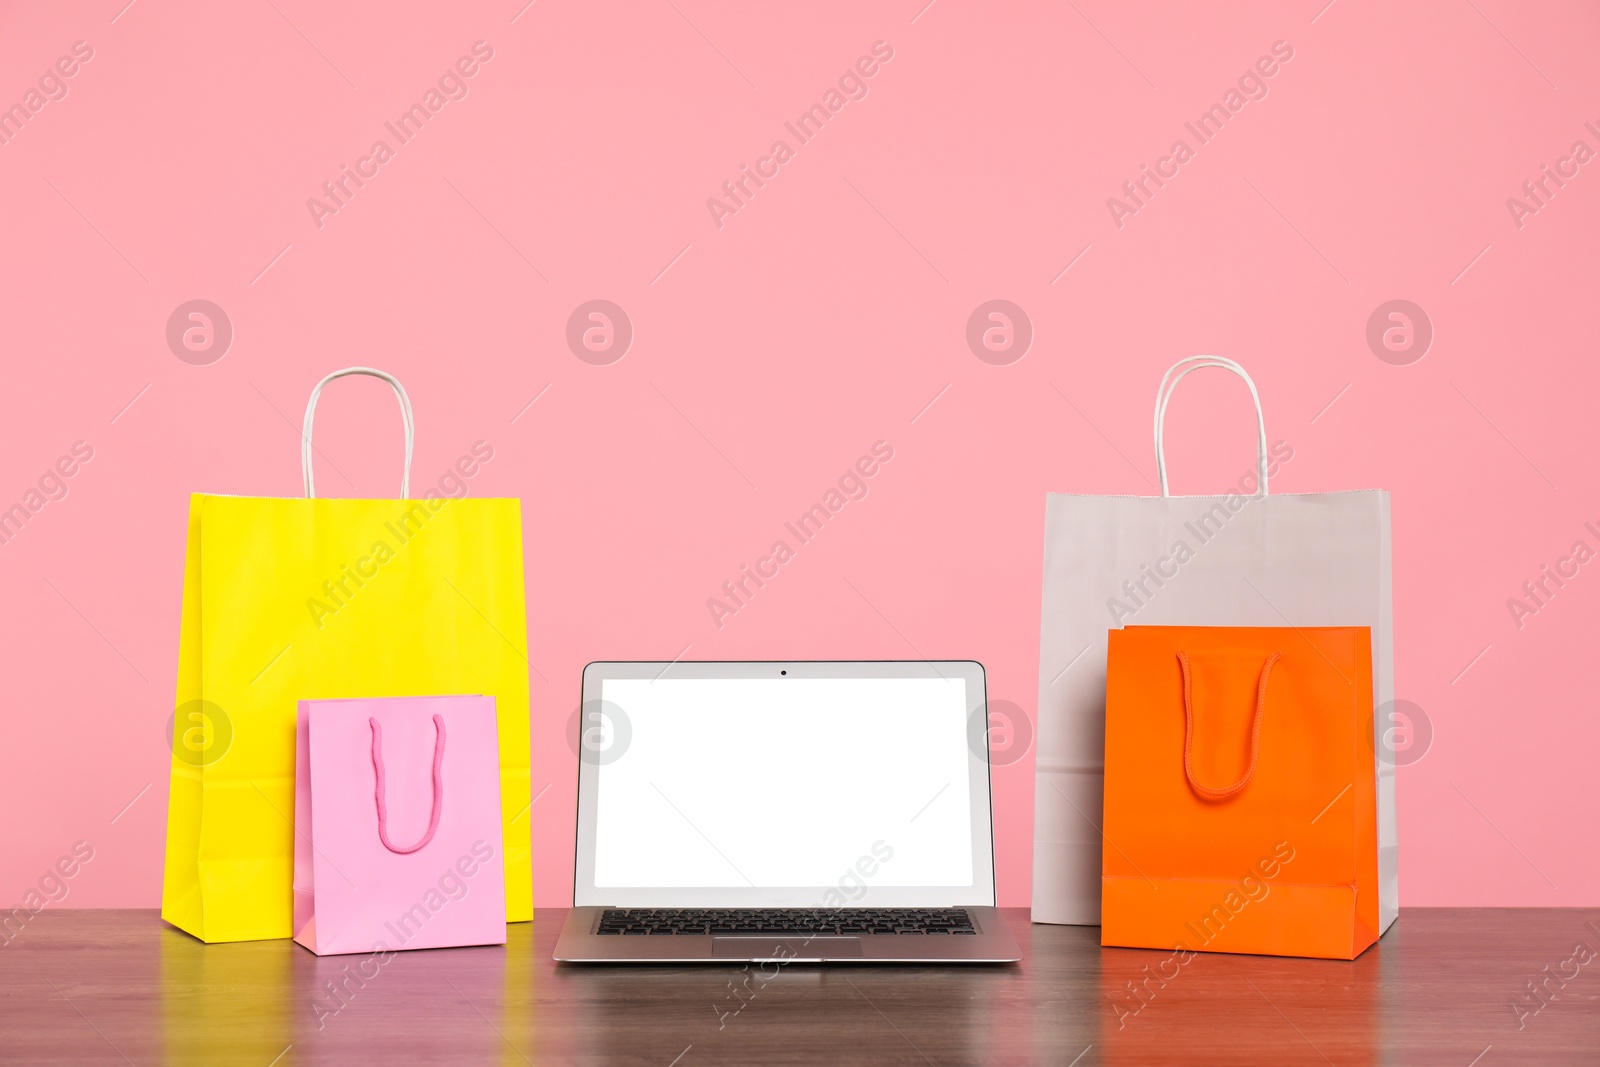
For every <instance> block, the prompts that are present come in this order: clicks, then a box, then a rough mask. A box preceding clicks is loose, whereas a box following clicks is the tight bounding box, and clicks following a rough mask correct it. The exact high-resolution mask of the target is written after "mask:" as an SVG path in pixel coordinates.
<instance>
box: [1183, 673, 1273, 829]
mask: <svg viewBox="0 0 1600 1067" xmlns="http://www.w3.org/2000/svg"><path fill="white" fill-rule="evenodd" d="M1282 658H1283V653H1282V652H1274V653H1273V654H1272V655H1270V656H1268V657H1267V662H1266V663H1264V664H1262V666H1261V684H1260V685H1258V686H1256V713H1255V716H1254V721H1253V725H1252V726H1251V728H1250V765H1249V766H1248V767H1246V768H1245V769H1244V777H1243V778H1240V779H1239V780H1238V781H1237V782H1234V783H1233V784H1232V785H1230V786H1224V787H1223V788H1221V789H1214V788H1212V787H1211V786H1208V785H1201V784H1200V783H1199V782H1197V781H1195V780H1194V768H1193V767H1192V766H1191V765H1190V761H1189V754H1190V752H1191V751H1192V750H1193V748H1194V697H1193V692H1192V689H1193V687H1192V686H1191V685H1190V681H1189V654H1188V653H1187V652H1179V653H1178V666H1180V667H1182V668H1183V776H1184V777H1185V778H1187V779H1189V784H1190V785H1191V786H1193V787H1194V791H1195V792H1196V793H1199V794H1200V795H1201V796H1202V797H1205V798H1206V799H1207V800H1226V799H1228V798H1229V797H1231V796H1234V795H1236V794H1238V793H1242V792H1244V787H1245V786H1247V785H1249V784H1250V779H1251V778H1254V777H1255V773H1256V756H1257V754H1258V753H1259V752H1260V749H1261V712H1262V711H1263V710H1264V709H1265V708H1266V706H1267V679H1268V678H1269V677H1271V675H1272V665H1273V664H1274V663H1276V662H1278V660H1280V659H1282Z"/></svg>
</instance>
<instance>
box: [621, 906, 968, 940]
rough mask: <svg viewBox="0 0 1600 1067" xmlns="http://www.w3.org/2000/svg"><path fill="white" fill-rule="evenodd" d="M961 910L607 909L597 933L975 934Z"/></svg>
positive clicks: (965, 912) (966, 915) (963, 909)
mask: <svg viewBox="0 0 1600 1067" xmlns="http://www.w3.org/2000/svg"><path fill="white" fill-rule="evenodd" d="M977 932H978V931H977V930H975V929H974V928H973V926H972V916H970V915H968V914H967V909H965V908H844V909H841V908H607V909H605V910H604V911H602V912H601V913H600V926H599V928H598V929H597V930H595V933H597V934H616V935H619V936H635V935H645V936H648V935H659V934H688V935H705V934H717V935H723V934H779V935H785V936H788V935H798V936H802V937H803V936H808V935H818V934H829V935H834V934H846V935H855V936H860V935H863V934H917V935H923V936H927V935H936V934H976V933H977Z"/></svg>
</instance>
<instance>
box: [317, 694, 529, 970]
mask: <svg viewBox="0 0 1600 1067" xmlns="http://www.w3.org/2000/svg"><path fill="white" fill-rule="evenodd" d="M297 729H298V734H297V740H296V745H295V808H294V829H295V841H294V930H295V934H294V939H295V940H296V941H297V942H299V943H300V944H302V945H304V946H305V947H306V948H308V949H310V950H311V951H312V952H315V953H316V954H317V955H319V956H327V955H337V954H339V953H349V952H392V951H394V950H396V949H413V948H447V947H451V946H456V945H503V944H505V941H506V898H505V871H504V865H503V860H502V851H503V849H502V841H501V835H500V830H501V827H500V759H499V745H498V741H497V737H498V735H497V732H496V727H495V706H494V698H493V697H487V696H432V697H385V698H381V699H368V700H302V701H300V704H299V722H298V727H297Z"/></svg>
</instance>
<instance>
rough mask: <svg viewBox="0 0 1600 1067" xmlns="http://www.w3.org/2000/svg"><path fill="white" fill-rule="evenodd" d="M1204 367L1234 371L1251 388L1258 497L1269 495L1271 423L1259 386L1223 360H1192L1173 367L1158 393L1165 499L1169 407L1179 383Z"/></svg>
mask: <svg viewBox="0 0 1600 1067" xmlns="http://www.w3.org/2000/svg"><path fill="white" fill-rule="evenodd" d="M1203 367H1220V368H1222V369H1223V370H1227V371H1232V372H1233V373H1234V374H1237V375H1238V376H1239V377H1241V378H1243V379H1244V384H1245V385H1247V386H1249V387H1250V399H1251V401H1253V402H1254V403H1255V406H1256V476H1257V478H1258V479H1259V481H1260V483H1261V485H1260V488H1259V490H1258V492H1257V495H1258V496H1266V495H1267V419H1266V416H1264V415H1263V414H1262V413H1261V394H1260V393H1258V392H1256V383H1255V382H1253V381H1251V379H1250V375H1249V374H1248V373H1247V372H1246V371H1245V369H1244V368H1243V367H1241V366H1239V364H1237V363H1235V362H1234V361H1233V360H1231V359H1227V358H1225V357H1223V356H1190V357H1189V358H1187V359H1180V360H1178V362H1176V363H1174V364H1173V365H1172V366H1171V367H1168V368H1167V373H1166V375H1165V376H1164V377H1162V379H1161V388H1160V389H1158V390H1157V391H1156V418H1155V432H1156V473H1157V474H1159V475H1160V477H1161V495H1162V496H1171V495H1172V494H1171V493H1169V492H1168V491H1167V452H1166V442H1165V441H1163V439H1162V427H1163V425H1164V424H1165V423H1166V421H1167V404H1168V402H1169V401H1171V400H1172V394H1173V393H1174V392H1176V391H1177V388H1178V383H1179V382H1181V381H1183V379H1184V378H1186V377H1188V376H1189V375H1190V374H1193V373H1194V372H1195V371H1197V370H1200V369H1201V368H1203Z"/></svg>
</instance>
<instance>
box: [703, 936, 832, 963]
mask: <svg viewBox="0 0 1600 1067" xmlns="http://www.w3.org/2000/svg"><path fill="white" fill-rule="evenodd" d="M711 955H712V957H713V958H714V959H729V960H795V959H800V960H815V959H824V960H839V959H850V958H851V957H859V956H860V955H861V939H860V938H859V937H813V938H809V939H808V938H804V937H713V938H712V939H711Z"/></svg>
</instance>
